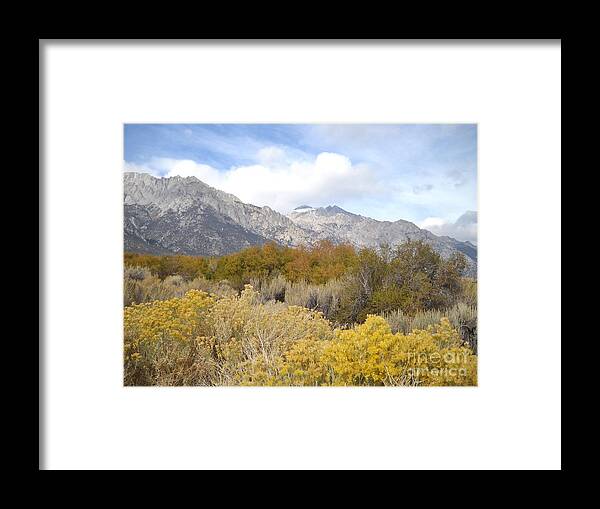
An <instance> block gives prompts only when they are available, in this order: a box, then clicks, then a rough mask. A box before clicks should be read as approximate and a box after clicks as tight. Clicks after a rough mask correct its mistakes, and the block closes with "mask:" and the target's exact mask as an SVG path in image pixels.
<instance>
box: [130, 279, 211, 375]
mask: <svg viewBox="0 0 600 509" xmlns="http://www.w3.org/2000/svg"><path fill="white" fill-rule="evenodd" d="M213 305H214V300H213V299H212V298H211V297H210V296H209V295H208V294H206V293H205V292H201V291H199V290H190V291H188V292H187V293H186V294H185V295H184V296H183V297H181V298H174V299H169V300H163V301H154V302H148V303H144V304H135V305H133V306H128V307H126V308H125V310H124V337H125V345H124V354H125V384H126V385H188V384H190V383H191V382H196V381H197V380H198V379H199V378H202V373H201V372H200V371H198V370H200V369H201V370H206V369H207V367H208V364H209V360H208V356H207V352H206V346H205V344H204V343H205V338H204V337H203V336H202V332H203V331H205V330H206V328H207V323H206V315H207V312H208V310H209V309H210V307H211V306H213ZM200 358H202V359H203V360H202V362H200V364H198V363H199V361H200ZM191 373H194V375H193V376H191Z"/></svg>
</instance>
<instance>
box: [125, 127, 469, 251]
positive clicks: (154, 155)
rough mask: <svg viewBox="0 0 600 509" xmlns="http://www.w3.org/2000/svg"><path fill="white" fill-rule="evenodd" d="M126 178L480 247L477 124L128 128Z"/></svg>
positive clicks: (126, 129) (284, 212)
mask: <svg viewBox="0 0 600 509" xmlns="http://www.w3.org/2000/svg"><path fill="white" fill-rule="evenodd" d="M124 129H125V147H124V149H125V151H124V152H125V171H137V172H145V173H150V174H152V175H155V176H157V177H171V176H175V175H179V176H186V177H187V176H195V177H197V178H199V179H200V180H202V181H203V182H205V183H206V184H208V185H210V186H213V187H215V188H217V189H220V190H223V191H226V192H229V193H232V194H234V195H236V196H237V197H238V198H240V199H241V200H243V201H245V202H247V203H252V204H254V205H259V206H264V205H268V206H269V207H271V208H273V209H275V210H277V211H278V212H281V213H283V214H287V213H289V212H290V211H291V210H293V209H294V208H296V207H298V206H300V205H309V206H312V207H321V206H327V205H338V206H340V207H342V208H344V209H346V210H348V211H349V212H353V213H355V214H361V215H363V216H368V217H372V218H374V219H378V220H382V221H383V220H385V221H396V220H398V219H404V220H407V221H411V222H413V223H415V224H417V225H418V226H420V227H423V228H426V229H428V230H430V231H432V232H433V233H436V234H441V235H449V236H452V237H455V238H457V239H459V240H469V241H471V242H474V243H476V241H477V237H476V235H477V214H476V213H475V212H476V211H477V125H476V124H368V125H367V124H126V125H125V127H124Z"/></svg>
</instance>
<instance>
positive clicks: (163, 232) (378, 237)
mask: <svg viewBox="0 0 600 509" xmlns="http://www.w3.org/2000/svg"><path fill="white" fill-rule="evenodd" d="M124 206H125V217H124V230H125V231H124V233H125V238H124V240H125V250H126V251H134V252H143V253H153V254H166V253H181V254H192V255H202V256H212V255H215V256H218V255H223V254H227V253H232V252H235V251H239V250H240V249H243V248H244V247H248V246H253V245H261V244H264V243H265V242H268V241H275V242H277V243H278V244H281V245H285V246H299V245H311V244H313V243H315V242H316V241H319V240H324V239H328V240H331V241H332V242H335V243H350V244H352V245H354V246H357V247H362V246H369V247H372V246H378V245H381V244H389V245H392V246H393V245H397V244H400V243H402V242H406V241H407V240H423V241H425V242H427V243H428V244H430V245H431V246H432V247H433V248H434V249H435V250H436V251H437V252H439V253H440V254H441V255H442V256H443V257H448V256H450V255H452V254H453V253H455V252H457V251H458V252H461V253H464V254H465V255H466V258H467V262H468V264H469V267H468V273H469V274H471V275H475V273H476V267H477V247H476V246H474V245H473V244H471V243H467V242H461V241H458V240H456V239H453V238H450V237H438V236H436V235H434V234H433V233H431V232H429V231H427V230H423V229H421V228H419V227H418V226H416V225H415V224H413V223H410V222H408V221H404V220H398V221H393V222H391V221H376V220H375V219H371V218H368V217H364V216H361V215H358V214H353V213H351V212H348V211H346V210H344V209H342V208H340V207H338V206H336V205H333V206H328V207H318V208H315V207H311V206H308V205H301V206H299V207H297V208H296V209H294V210H293V211H292V212H291V213H290V214H289V216H285V215H283V214H280V213H278V212H276V211H274V210H272V209H271V208H269V207H257V206H256V205H251V204H247V203H243V202H242V201H241V200H239V199H238V198H237V197H236V196H234V195H232V194H228V193H225V192H223V191H219V190H217V189H214V188H212V187H210V186H208V185H206V184H204V183H203V182H201V181H200V180H198V179H197V178H195V177H185V178H184V177H170V178H156V177H153V176H151V175H148V174H145V173H125V174H124Z"/></svg>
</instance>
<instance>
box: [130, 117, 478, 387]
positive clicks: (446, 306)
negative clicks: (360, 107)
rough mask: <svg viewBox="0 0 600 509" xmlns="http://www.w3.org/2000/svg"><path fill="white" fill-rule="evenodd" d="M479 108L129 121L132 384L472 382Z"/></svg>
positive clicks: (413, 384) (393, 384)
mask: <svg viewBox="0 0 600 509" xmlns="http://www.w3.org/2000/svg"><path fill="white" fill-rule="evenodd" d="M477 137H478V126H477V124H476V123H467V122H465V123H453V124H448V123H439V124H434V123H431V124H429V123H428V124H401V123H399V124H363V123H340V124H316V123H315V124H294V123H286V124H283V123H277V124H276V123H268V124H267V123H255V124H252V123H225V124H207V123H189V124H178V123H173V124H169V123H157V124H149V123H125V124H124V125H123V154H124V157H123V159H124V163H123V207H124V216H123V250H124V263H123V306H124V309H123V331H124V344H123V362H124V371H123V374H124V380H123V383H124V385H125V386H289V387H325V386H350V387H352V386H388V387H430V386H435V387H445V386H471V387H472V386H477V365H478V362H477V361H478V338H477V233H478V231H477V209H478V193H477V160H478V147H477Z"/></svg>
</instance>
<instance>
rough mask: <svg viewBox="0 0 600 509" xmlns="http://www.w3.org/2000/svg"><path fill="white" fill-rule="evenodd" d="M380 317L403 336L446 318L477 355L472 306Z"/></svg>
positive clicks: (475, 316)
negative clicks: (412, 314)
mask: <svg viewBox="0 0 600 509" xmlns="http://www.w3.org/2000/svg"><path fill="white" fill-rule="evenodd" d="M381 316H383V317H384V318H385V320H386V321H387V322H388V324H389V325H390V327H391V330H392V332H394V333H396V332H402V333H404V334H407V333H409V332H410V331H412V330H414V329H426V328H427V327H428V326H430V325H434V324H437V323H439V322H440V321H441V320H442V318H444V317H446V318H448V320H449V321H450V323H451V324H452V326H453V327H454V328H455V329H457V330H458V332H459V333H460V335H461V338H462V340H463V341H464V342H465V343H467V344H468V345H469V347H470V348H471V349H472V350H473V351H474V352H475V353H477V308H476V307H474V306H470V305H468V304H465V303H463V302H459V303H458V304H456V305H455V306H452V307H451V308H447V309H442V310H439V309H435V310H427V311H420V312H418V313H416V314H415V315H414V316H411V315H409V314H407V313H404V312H403V311H402V310H401V309H397V310H395V311H391V312H387V313H382V315H381Z"/></svg>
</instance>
